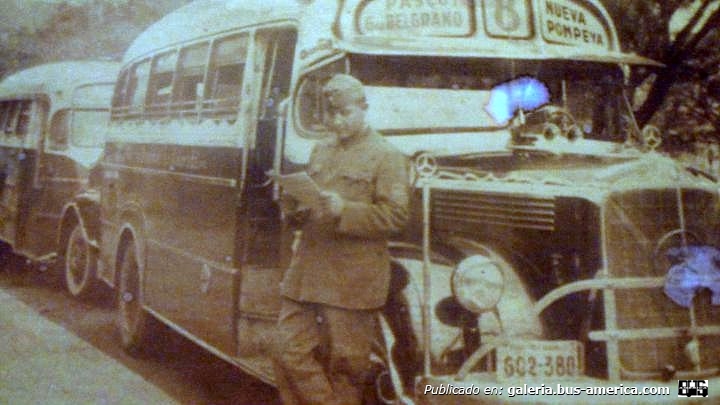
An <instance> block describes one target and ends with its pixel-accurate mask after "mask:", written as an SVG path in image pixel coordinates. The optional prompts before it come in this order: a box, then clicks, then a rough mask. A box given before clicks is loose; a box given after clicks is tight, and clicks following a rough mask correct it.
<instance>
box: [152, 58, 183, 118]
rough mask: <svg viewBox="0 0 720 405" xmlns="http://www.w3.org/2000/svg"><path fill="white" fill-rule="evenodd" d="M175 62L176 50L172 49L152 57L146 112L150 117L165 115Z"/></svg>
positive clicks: (170, 94) (170, 93)
mask: <svg viewBox="0 0 720 405" xmlns="http://www.w3.org/2000/svg"><path fill="white" fill-rule="evenodd" d="M176 63H177V52H174V51H173V52H167V53H164V54H160V55H158V56H156V57H155V58H154V59H153V63H152V69H151V71H150V80H149V89H148V112H149V115H150V117H151V118H158V117H164V116H167V113H168V107H169V105H170V99H171V96H172V83H173V72H175V65H176Z"/></svg>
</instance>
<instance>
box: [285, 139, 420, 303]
mask: <svg viewBox="0 0 720 405" xmlns="http://www.w3.org/2000/svg"><path fill="white" fill-rule="evenodd" d="M308 174H309V175H310V177H312V178H313V180H314V181H315V182H316V183H317V184H318V186H320V188H321V189H323V190H326V191H334V192H336V193H338V194H339V195H340V196H341V197H342V198H343V200H344V201H345V204H344V208H343V210H342V213H341V214H340V217H339V218H338V219H336V220H327V219H326V220H317V219H313V217H312V216H311V219H309V220H308V221H307V222H306V223H305V224H304V225H303V227H302V236H301V238H300V244H299V246H298V249H297V251H296V253H295V255H294V257H293V260H292V262H291V264H290V267H289V269H288V270H287V272H286V274H285V278H284V279H283V283H282V286H281V292H282V294H283V295H284V296H286V297H288V298H291V299H293V300H296V301H301V302H313V303H320V304H326V305H332V306H336V307H340V308H347V309H374V308H379V307H381V306H383V305H384V304H385V300H386V298H387V293H388V288H389V284H390V260H389V253H388V250H387V238H388V236H389V235H391V234H392V233H394V232H398V231H399V230H400V229H401V228H402V227H403V226H404V225H405V222H406V221H407V217H408V208H407V207H408V168H407V161H406V159H405V157H404V156H403V155H402V154H401V153H400V152H399V151H397V150H396V149H395V148H394V147H393V146H392V145H390V144H389V143H388V142H387V141H386V140H385V139H383V138H382V136H380V135H379V134H378V133H377V132H375V131H373V130H371V129H367V130H366V131H365V133H363V134H360V135H358V136H356V137H354V138H351V139H348V140H347V142H345V143H343V144H340V143H339V142H337V141H335V140H333V141H326V142H319V143H318V144H317V145H316V146H315V148H314V149H313V152H312V154H311V156H310V162H309V165H308Z"/></svg>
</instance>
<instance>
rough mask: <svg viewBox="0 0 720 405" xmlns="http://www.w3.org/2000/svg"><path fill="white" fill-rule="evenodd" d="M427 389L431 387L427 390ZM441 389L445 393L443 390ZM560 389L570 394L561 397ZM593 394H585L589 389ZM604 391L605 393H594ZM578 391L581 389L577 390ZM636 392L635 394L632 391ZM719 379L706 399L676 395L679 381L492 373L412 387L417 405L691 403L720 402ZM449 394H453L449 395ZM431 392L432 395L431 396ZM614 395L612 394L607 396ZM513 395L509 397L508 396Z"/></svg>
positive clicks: (424, 381) (431, 380)
mask: <svg viewBox="0 0 720 405" xmlns="http://www.w3.org/2000/svg"><path fill="white" fill-rule="evenodd" d="M428 387H430V388H428ZM442 387H444V390H445V391H444V392H443V388H442ZM561 387H562V388H563V390H570V391H575V392H573V394H568V393H564V394H560V393H559V390H560V388H561ZM589 388H590V389H592V390H593V392H588V391H589V390H588V389H589ZM601 388H604V389H605V392H606V393H605V394H602V393H598V392H597V391H596V390H598V389H601ZM645 388H651V389H652V388H663V389H667V390H668V391H669V395H664V394H657V395H643V394H642V392H643V389H645ZM577 389H581V391H578V390H577ZM634 390H637V391H639V392H640V394H638V395H633V394H632V392H633V391H634ZM719 390H720V377H715V378H711V379H708V392H709V394H708V396H707V397H705V398H702V397H693V398H687V397H686V396H678V380H670V381H667V382H660V381H621V382H617V383H616V382H609V381H606V380H600V379H594V378H575V379H566V380H557V379H556V380H548V381H545V382H543V381H540V380H534V381H520V380H517V381H509V382H498V381H497V379H496V378H495V376H494V375H493V374H489V373H474V374H470V375H468V376H467V377H466V378H465V379H464V380H463V381H456V380H454V377H453V376H431V377H419V378H418V380H417V384H416V386H415V391H416V392H415V403H416V404H418V405H434V404H444V405H465V404H468V405H469V404H526V405H527V404H533V405H535V404H537V405H540V404H543V405H545V404H547V405H553V404H603V405H604V404H626V405H629V404H647V405H650V404H653V405H655V404H693V403H705V404H710V403H718V402H720V401H719V399H720V392H719ZM448 391H452V392H453V393H454V394H453V393H448ZM433 392H434V393H433ZM608 392H614V393H608ZM511 394H512V396H511Z"/></svg>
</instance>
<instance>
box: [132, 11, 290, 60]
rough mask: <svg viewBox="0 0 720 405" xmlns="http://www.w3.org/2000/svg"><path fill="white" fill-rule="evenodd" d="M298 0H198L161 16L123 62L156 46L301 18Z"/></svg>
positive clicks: (139, 56)
mask: <svg viewBox="0 0 720 405" xmlns="http://www.w3.org/2000/svg"><path fill="white" fill-rule="evenodd" d="M300 11H301V4H300V1H299V0H197V1H194V2H192V3H190V4H187V5H185V6H183V7H180V8H179V9H177V10H175V11H173V12H172V13H170V14H168V15H166V16H165V17H163V18H161V19H160V20H159V21H158V22H156V23H155V24H153V25H152V26H150V27H149V28H148V29H147V30H145V31H144V32H143V33H142V34H140V35H139V36H138V38H137V39H136V40H135V41H133V44H132V45H131V46H130V48H128V50H127V52H126V53H125V57H124V58H123V62H124V63H128V62H131V61H134V60H136V59H138V58H141V57H143V56H145V55H148V54H150V53H152V52H153V51H155V50H157V49H162V48H166V47H169V46H172V45H176V44H182V43H184V42H188V41H192V40H196V39H199V38H203V37H208V36H212V35H215V34H219V33H222V32H225V31H230V30H233V29H237V28H239V27H248V26H253V25H258V24H263V23H268V22H272V21H282V20H298V19H299V17H300Z"/></svg>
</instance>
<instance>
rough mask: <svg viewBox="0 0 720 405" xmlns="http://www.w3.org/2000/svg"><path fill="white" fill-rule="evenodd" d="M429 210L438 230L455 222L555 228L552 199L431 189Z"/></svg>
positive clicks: (548, 229)
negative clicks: (430, 206) (430, 207)
mask: <svg viewBox="0 0 720 405" xmlns="http://www.w3.org/2000/svg"><path fill="white" fill-rule="evenodd" d="M432 211H433V218H434V221H435V223H436V226H438V227H439V228H441V229H442V228H451V227H452V226H453V225H454V224H457V223H463V224H483V225H499V226H508V227H513V228H527V229H539V230H547V231H552V230H554V229H555V199H554V198H538V197H530V196H522V195H518V194H502V193H479V192H467V191H446V190H433V192H432Z"/></svg>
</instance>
